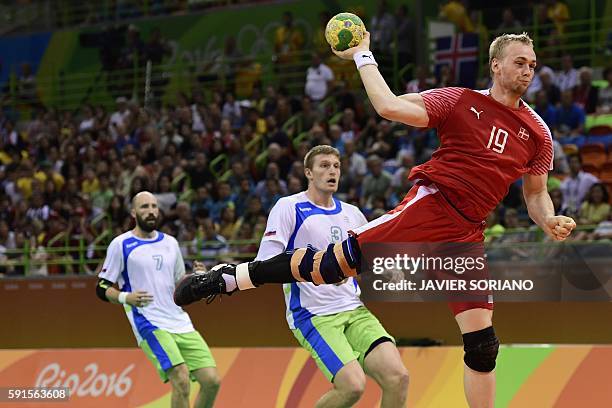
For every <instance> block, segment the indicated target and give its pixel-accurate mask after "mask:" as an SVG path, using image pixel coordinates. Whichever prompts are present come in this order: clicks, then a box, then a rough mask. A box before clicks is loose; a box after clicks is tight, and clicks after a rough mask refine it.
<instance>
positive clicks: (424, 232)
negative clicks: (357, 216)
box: [353, 184, 493, 315]
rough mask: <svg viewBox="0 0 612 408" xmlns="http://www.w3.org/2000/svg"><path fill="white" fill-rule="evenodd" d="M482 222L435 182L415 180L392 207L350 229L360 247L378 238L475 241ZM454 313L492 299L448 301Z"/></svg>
mask: <svg viewBox="0 0 612 408" xmlns="http://www.w3.org/2000/svg"><path fill="white" fill-rule="evenodd" d="M484 228H485V224H484V222H482V223H474V222H472V221H469V220H467V219H466V218H464V217H463V215H461V214H460V213H459V212H458V211H457V210H456V209H455V208H454V207H453V206H452V205H451V204H450V203H449V202H448V201H447V200H446V198H444V196H443V195H442V193H440V191H439V190H438V188H437V187H436V185H435V184H428V185H424V184H417V185H415V186H414V187H412V189H410V191H409V192H408V194H406V197H404V200H403V201H402V202H401V203H400V204H399V205H398V206H397V207H395V208H394V209H393V210H391V211H389V212H388V213H386V214H384V215H382V216H380V217H379V218H377V219H375V220H373V221H371V222H369V223H367V224H365V225H363V226H361V227H360V228H357V229H355V230H353V233H354V234H355V236H356V238H357V242H359V246H360V247H363V244H366V243H381V242H389V243H391V242H445V243H452V242H455V243H459V242H475V243H480V242H483V240H484V235H483V231H484ZM449 306H450V308H451V309H452V310H453V313H454V314H455V315H457V314H458V313H461V312H463V311H465V310H469V309H477V308H484V309H491V310H492V309H493V302H492V301H491V302H488V301H487V302H484V301H483V302H451V303H449Z"/></svg>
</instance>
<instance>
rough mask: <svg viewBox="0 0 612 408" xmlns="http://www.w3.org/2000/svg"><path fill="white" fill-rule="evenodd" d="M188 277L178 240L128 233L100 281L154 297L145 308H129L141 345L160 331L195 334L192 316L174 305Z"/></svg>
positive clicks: (109, 256)
mask: <svg viewBox="0 0 612 408" xmlns="http://www.w3.org/2000/svg"><path fill="white" fill-rule="evenodd" d="M184 274H185V264H184V262H183V256H182V255H181V250H180V248H179V245H178V242H177V241H176V239H175V238H174V237H171V236H170V235H166V234H163V233H161V232H159V231H156V236H155V238H152V239H143V238H138V237H136V236H135V235H134V234H133V232H132V231H128V232H126V233H123V234H121V235H119V236H118V237H116V238H115V239H113V240H112V242H111V243H110V245H109V247H108V250H107V252H106V259H105V260H104V265H103V266H102V271H101V272H100V275H99V277H100V278H104V279H106V280H109V281H111V282H116V283H117V284H118V285H119V288H120V290H121V291H122V292H136V291H146V292H148V293H149V294H151V295H153V301H152V302H151V303H149V304H148V305H147V306H145V307H133V306H129V305H125V312H126V314H127V317H128V320H129V321H130V324H131V325H132V330H133V331H134V335H135V336H136V340H137V342H138V343H140V342H141V340H142V339H143V338H146V337H147V336H148V335H150V334H151V333H152V332H153V330H155V329H158V328H159V329H163V330H166V331H168V332H170V333H187V332H191V331H194V328H193V325H192V324H191V319H190V318H189V315H187V313H185V311H184V310H183V309H182V308H180V307H179V306H177V305H176V304H175V303H174V287H175V282H177V281H178V280H179V279H181V278H182V277H183V275H184Z"/></svg>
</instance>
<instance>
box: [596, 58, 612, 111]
mask: <svg viewBox="0 0 612 408" xmlns="http://www.w3.org/2000/svg"><path fill="white" fill-rule="evenodd" d="M603 78H604V79H605V80H606V81H608V86H607V87H605V88H603V89H600V90H599V98H598V100H597V110H598V112H599V113H610V112H612V67H608V68H606V69H605V70H604V72H603Z"/></svg>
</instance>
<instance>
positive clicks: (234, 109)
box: [221, 92, 242, 129]
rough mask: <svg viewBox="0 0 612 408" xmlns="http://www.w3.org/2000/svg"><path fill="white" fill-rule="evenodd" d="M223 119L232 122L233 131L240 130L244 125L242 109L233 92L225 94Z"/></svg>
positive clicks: (222, 111) (222, 110)
mask: <svg viewBox="0 0 612 408" xmlns="http://www.w3.org/2000/svg"><path fill="white" fill-rule="evenodd" d="M221 117H222V118H223V119H228V120H229V121H230V123H231V125H232V129H237V128H240V125H241V124H242V108H241V107H240V103H239V102H238V101H237V100H236V98H235V97H234V94H233V93H232V92H227V93H226V94H225V102H224V103H223V108H222V109H221Z"/></svg>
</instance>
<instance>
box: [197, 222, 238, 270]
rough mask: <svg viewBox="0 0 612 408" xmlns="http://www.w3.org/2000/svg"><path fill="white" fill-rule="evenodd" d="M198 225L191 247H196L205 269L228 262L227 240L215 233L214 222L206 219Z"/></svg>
mask: <svg viewBox="0 0 612 408" xmlns="http://www.w3.org/2000/svg"><path fill="white" fill-rule="evenodd" d="M198 224H199V225H198V232H197V238H196V239H195V240H194V241H193V243H192V245H194V246H195V247H196V250H197V253H198V255H199V256H201V257H203V258H204V259H203V262H204V265H206V267H207V268H212V267H213V266H214V265H216V264H218V263H219V262H223V261H224V260H228V259H227V254H228V253H229V247H228V244H227V240H226V239H225V238H223V237H222V236H221V235H219V234H218V233H217V230H216V226H215V223H214V221H213V220H212V219H211V218H210V217H207V218H204V219H203V220H202V221H201V222H199V223H198ZM198 244H199V245H198Z"/></svg>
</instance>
